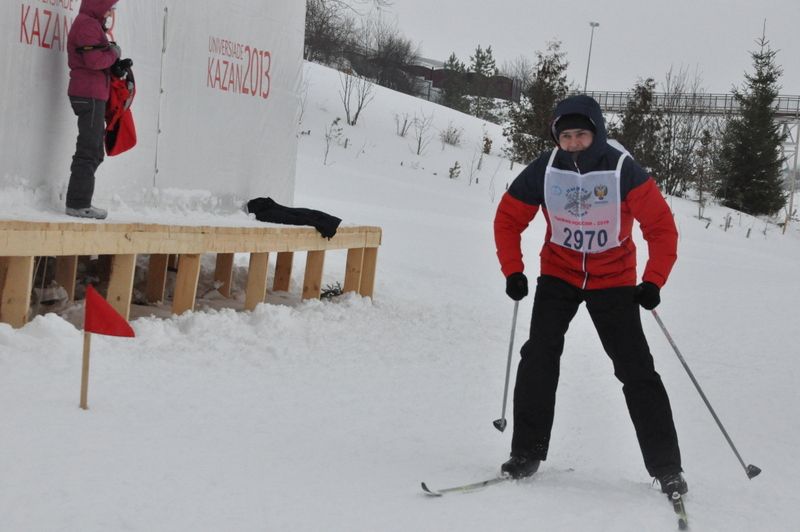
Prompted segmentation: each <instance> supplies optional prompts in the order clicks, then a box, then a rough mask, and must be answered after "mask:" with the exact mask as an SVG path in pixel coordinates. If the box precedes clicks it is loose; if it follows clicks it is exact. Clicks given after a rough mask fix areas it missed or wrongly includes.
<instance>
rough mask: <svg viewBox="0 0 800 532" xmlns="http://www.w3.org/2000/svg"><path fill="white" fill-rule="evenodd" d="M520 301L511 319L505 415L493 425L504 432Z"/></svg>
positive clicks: (504, 397)
mask: <svg viewBox="0 0 800 532" xmlns="http://www.w3.org/2000/svg"><path fill="white" fill-rule="evenodd" d="M518 308H519V301H514V317H513V318H511V340H510V341H509V342H508V363H507V364H506V386H505V388H504V389H503V413H502V414H501V415H500V419H495V420H494V421H493V422H492V424H493V425H494V428H496V429H497V430H499V431H500V432H503V431H504V430H506V424H507V423H506V402H507V400H508V379H509V376H510V375H511V354H512V353H513V352H514V330H515V329H516V328H517V309H518Z"/></svg>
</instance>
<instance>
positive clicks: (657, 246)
mask: <svg viewBox="0 0 800 532" xmlns="http://www.w3.org/2000/svg"><path fill="white" fill-rule="evenodd" d="M575 113H577V114H582V115H584V116H587V117H588V118H589V119H590V120H591V121H592V123H593V124H594V126H595V128H596V132H595V137H594V140H593V142H592V144H591V146H589V148H587V149H586V150H584V151H582V152H580V153H579V154H578V157H577V159H575V160H573V157H572V154H570V153H568V152H565V151H563V150H561V149H557V150H556V152H555V153H552V152H546V153H543V154H541V155H540V156H539V157H538V158H537V159H536V160H535V161H533V162H532V163H531V164H530V165H528V166H527V167H526V168H525V169H524V170H523V171H522V172H521V173H520V175H519V176H518V177H517V178H516V179H515V180H514V181H513V183H512V184H511V186H510V187H509V189H508V191H507V192H506V193H505V194H504V195H503V197H502V199H501V200H500V204H499V206H498V208H497V213H496V215H495V219H494V235H495V245H496V247H497V257H498V259H499V260H500V268H501V270H502V272H503V274H504V275H506V276H508V275H510V274H512V273H515V272H522V271H524V269H525V266H524V263H523V260H522V250H521V240H522V239H521V234H522V232H523V231H524V230H525V229H526V228H527V227H528V224H529V223H530V222H531V221H532V220H533V218H534V217H535V216H536V214H537V212H539V210H540V209H541V210H542V213H543V214H544V216H545V219H546V220H547V233H546V235H545V242H544V246H543V247H542V250H541V252H540V258H541V268H540V273H541V274H542V275H552V276H554V277H558V278H560V279H563V280H564V281H567V282H568V283H570V284H572V285H574V286H577V287H579V288H584V289H589V290H591V289H600V288H611V287H617V286H632V285H635V284H636V282H637V271H636V246H635V245H634V243H633V240H632V238H631V230H632V227H633V220H634V219H636V220H637V221H638V222H639V225H640V227H641V230H642V234H643V236H644V238H645V240H646V241H647V245H648V260H647V264H646V266H645V269H644V273H643V275H642V280H644V281H649V282H651V283H654V284H656V285H658V286H659V287H661V286H663V285H664V283H666V282H667V277H668V276H669V273H670V271H671V270H672V266H673V265H674V263H675V260H676V259H677V243H678V231H677V229H676V227H675V222H674V220H673V217H672V212H671V211H670V209H669V206H668V205H667V203H666V201H665V200H664V198H663V196H662V195H661V192H660V190H659V189H658V186H657V185H656V183H655V181H654V180H653V178H652V177H650V176H648V175H647V173H646V172H645V171H644V169H642V167H641V166H639V164H638V163H636V161H634V160H633V159H632V158H631V157H630V156H626V155H625V154H623V153H622V152H620V151H619V150H617V149H615V148H614V147H612V146H610V145H609V144H608V143H607V136H606V128H605V122H604V120H603V115H602V112H601V110H600V106H599V104H598V103H597V102H596V101H595V100H594V99H592V98H590V97H588V96H584V95H580V96H573V97H570V98H567V99H566V100H564V101H563V102H561V103H560V104H559V105H558V106H557V107H556V111H555V114H554V116H555V118H554V120H553V124H555V122H556V121H557V120H558V118H559V117H560V116H563V115H566V114H575ZM552 134H553V137H554V139H556V135H555V131H554V130H553V133H552ZM556 141H557V139H556ZM620 157H624V159H623V160H622V162H621V166H619V167H618V163H620ZM548 168H550V173H549V175H550V176H551V177H550V178H549V180H548V178H547V175H548ZM553 170H556V172H553ZM614 172H616V173H614ZM553 174H559V175H562V176H567V178H565V179H572V180H573V181H565V182H569V183H575V186H570V187H562V186H559V184H560V183H559V182H556V181H555V180H553V179H552V176H553ZM587 174H592V175H594V176H597V175H603V176H604V178H605V179H606V181H607V183H609V184H610V185H611V187H608V186H603V185H601V186H594V187H592V185H593V182H592V181H591V180H592V176H590V175H587ZM612 176H616V177H612ZM584 179H586V180H587V186H586V187H584V186H583V183H584V181H583V180H584ZM546 183H547V186H548V187H549V190H545V187H546ZM614 186H616V187H617V188H616V190H613V193H612V194H608V188H612V189H613V187H614ZM570 194H571V195H572V197H571V200H572V201H571V202H570V200H568V199H566V196H569V195H570ZM562 196H564V199H561V200H560V201H561V203H559V198H561V197H562ZM609 197H613V198H615V199H614V200H613V201H612V202H610V203H609V202H608V201H607V199H608V198H609ZM548 198H549V201H552V202H553V209H557V210H559V212H563V213H564V214H565V216H559V215H558V213H553V212H550V211H551V209H548ZM604 200H605V201H604ZM601 203H605V205H603V206H598V205H599V204H601ZM556 204H558V205H556ZM609 205H610V206H609ZM603 207H605V208H606V210H607V211H608V212H612V211H613V212H612V214H609V215H608V216H609V218H610V219H613V221H614V223H612V224H610V225H608V226H606V227H604V228H603V229H601V230H599V231H598V230H597V229H598V228H596V227H589V228H587V227H586V226H591V225H592V222H582V220H583V218H581V216H587V219H588V218H589V215H587V213H589V212H591V211H592V209H593V208H594V209H595V212H597V210H598V209H600V208H603ZM565 209H566V210H565ZM567 210H568V211H569V213H572V214H568V213H566V211H567ZM554 216H555V218H553V217H554ZM554 222H555V224H554ZM599 223H607V222H599ZM570 224H572V225H570ZM554 226H555V227H556V228H557V231H556V233H555V234H554V230H553V227H554ZM617 231H618V234H615V233H617ZM609 233H610V234H609ZM596 237H597V238H596ZM597 243H600V244H603V246H602V248H600V249H599V251H598V248H599V247H600V246H597ZM592 244H594V245H595V250H592V249H591V245H592Z"/></svg>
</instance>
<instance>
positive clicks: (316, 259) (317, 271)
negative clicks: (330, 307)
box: [303, 250, 325, 299]
mask: <svg viewBox="0 0 800 532" xmlns="http://www.w3.org/2000/svg"><path fill="white" fill-rule="evenodd" d="M324 265H325V251H324V250H321V251H309V252H308V254H307V257H306V273H305V276H304V277H303V299H319V295H320V294H321V293H322V268H323V266H324Z"/></svg>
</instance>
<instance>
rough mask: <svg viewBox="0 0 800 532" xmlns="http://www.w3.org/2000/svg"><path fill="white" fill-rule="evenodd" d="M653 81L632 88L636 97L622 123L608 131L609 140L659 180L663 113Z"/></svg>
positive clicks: (629, 103) (642, 82)
mask: <svg viewBox="0 0 800 532" xmlns="http://www.w3.org/2000/svg"><path fill="white" fill-rule="evenodd" d="M655 87H656V82H655V80H654V79H653V78H647V79H646V80H644V81H642V80H639V81H638V82H637V83H636V85H635V86H634V88H633V98H631V100H629V101H628V104H627V106H626V107H625V111H624V112H623V113H622V118H621V120H620V124H619V125H618V126H617V125H615V126H612V127H610V128H609V137H611V138H614V139H615V140H617V141H618V142H619V143H620V144H622V145H623V146H625V148H627V149H628V151H629V152H631V154H632V155H633V157H634V158H635V159H636V161H637V162H638V163H639V164H640V165H642V167H643V168H645V169H646V170H647V171H649V172H650V173H651V174H653V176H654V178H655V179H656V181H658V177H659V170H660V166H661V163H660V161H661V153H660V151H661V142H660V133H661V129H662V126H663V122H662V116H661V112H660V111H658V110H657V109H654V105H653V104H654V102H653V93H654V92H655Z"/></svg>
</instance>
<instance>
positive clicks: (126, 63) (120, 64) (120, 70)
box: [111, 59, 133, 78]
mask: <svg viewBox="0 0 800 532" xmlns="http://www.w3.org/2000/svg"><path fill="white" fill-rule="evenodd" d="M132 66H133V61H132V60H131V59H117V60H116V61H115V62H114V64H113V65H111V73H112V74H113V75H114V76H116V77H118V78H121V77H123V76H125V73H126V72H127V70H128V69H129V68H130V67H132Z"/></svg>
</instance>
